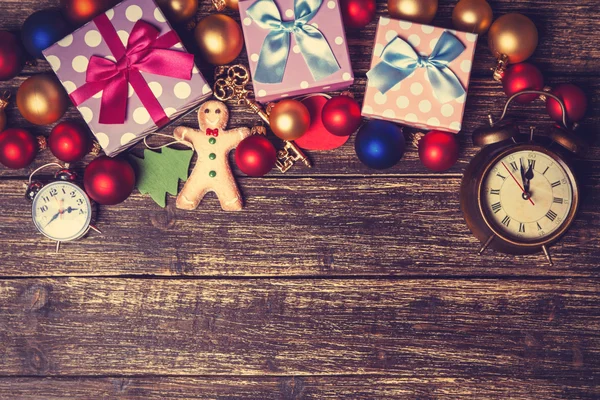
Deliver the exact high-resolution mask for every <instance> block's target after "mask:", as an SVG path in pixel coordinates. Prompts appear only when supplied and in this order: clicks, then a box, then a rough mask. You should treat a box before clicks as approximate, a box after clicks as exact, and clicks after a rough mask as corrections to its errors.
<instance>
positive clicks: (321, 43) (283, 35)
mask: <svg viewBox="0 0 600 400" xmlns="http://www.w3.org/2000/svg"><path fill="white" fill-rule="evenodd" d="M239 8H240V20H241V21H242V29H243V31H244V40H245V42H246V51H247V52H248V60H249V63H250V72H251V74H252V82H253V85H254V95H255V97H256V99H257V100H258V101H260V102H262V103H266V102H270V101H274V100H279V99H282V98H285V97H288V96H290V97H291V96H299V95H303V94H308V93H315V92H320V91H336V90H343V89H346V88H348V87H349V86H350V85H352V83H353V82H354V74H353V73H352V66H351V65H350V56H349V52H348V44H347V43H346V33H345V32H344V25H343V23H342V16H341V13H340V5H339V1H338V0H243V1H240V2H239Z"/></svg>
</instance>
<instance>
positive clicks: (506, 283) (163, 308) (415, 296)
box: [0, 278, 600, 384]
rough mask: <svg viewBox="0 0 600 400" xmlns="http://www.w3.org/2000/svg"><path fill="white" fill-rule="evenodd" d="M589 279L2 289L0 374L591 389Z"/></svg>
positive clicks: (104, 283) (593, 300) (593, 343)
mask: <svg viewBox="0 0 600 400" xmlns="http://www.w3.org/2000/svg"><path fill="white" fill-rule="evenodd" d="M599 283H600V281H598V280H584V279H575V280H551V281H541V280H540V281H535V282H532V281H520V280H518V281H515V280H483V281H477V280H421V279H415V280H398V281H391V280H266V279H260V280H181V279H176V280H162V279H80V278H62V279H22V280H9V281H0V343H1V344H2V345H1V346H0V361H1V362H0V375H4V376H9V375H42V376H65V375H77V376H81V375H84V376H89V375H147V374H153V375H165V374H169V375H276V376H281V375H293V376H301V375H336V374H344V375H345V374H350V375H352V374H358V375H362V374H375V375H377V374H379V375H387V376H389V375H390V374H393V375H394V376H396V377H404V378H415V377H428V378H442V377H449V378H461V377H462V378H468V377H473V376H494V377H500V376H501V377H503V378H505V379H525V378H540V379H559V380H563V381H567V380H570V381H572V382H575V381H579V382H582V383H588V384H589V383H594V384H598V383H599V382H598V379H599V378H598V377H599V373H600V336H599V335H598V330H599V329H600V310H599V309H598V307H597V300H598V285H599Z"/></svg>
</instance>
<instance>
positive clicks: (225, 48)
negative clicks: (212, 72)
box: [194, 14, 244, 65]
mask: <svg viewBox="0 0 600 400" xmlns="http://www.w3.org/2000/svg"><path fill="white" fill-rule="evenodd" d="M194 38H195V39H196V43H197V44H198V47H199V48H200V52H201V53H202V55H203V56H204V58H205V59H206V61H208V62H209V63H211V64H214V65H223V64H228V63H230V62H232V61H233V60H235V59H236V58H237V56H239V55H240V53H241V51H242V47H243V46H244V37H243V35H242V29H241V28H240V26H239V25H238V23H237V22H235V20H234V19H233V18H231V17H228V16H227V15H224V14H212V15H209V16H208V17H205V18H204V19H202V20H201V21H200V22H199V23H198V25H197V26H196V30H195V31H194Z"/></svg>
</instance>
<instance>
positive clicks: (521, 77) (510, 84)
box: [502, 63, 544, 103]
mask: <svg viewBox="0 0 600 400" xmlns="http://www.w3.org/2000/svg"><path fill="white" fill-rule="evenodd" d="M502 85H503V86H504V93H506V95H507V96H508V97H510V96H512V95H513V94H515V93H518V92H521V91H523V90H542V89H543V88H544V76H543V75H542V72H541V71H540V70H539V69H538V68H537V67H536V66H535V65H533V64H529V63H519V64H513V65H511V66H509V67H508V69H507V70H506V72H505V73H504V78H502ZM538 97H539V95H537V94H524V95H521V96H519V97H517V98H516V99H515V101H516V102H518V103H529V102H532V101H534V100H535V99H537V98H538Z"/></svg>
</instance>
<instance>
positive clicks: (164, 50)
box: [44, 0, 212, 156]
mask: <svg viewBox="0 0 600 400" xmlns="http://www.w3.org/2000/svg"><path fill="white" fill-rule="evenodd" d="M44 56H45V57H46V60H48V62H49V63H50V65H51V66H52V69H53V70H54V72H55V73H56V75H57V76H58V78H59V79H60V81H61V82H62V84H63V86H64V87H65V89H66V90H67V93H69V97H70V98H71V101H72V102H73V104H75V106H76V107H77V108H78V110H79V112H80V113H81V115H82V116H83V119H84V120H85V122H86V123H87V124H88V126H89V127H90V129H91V130H92V132H93V133H94V135H95V136H96V139H97V140H98V142H99V143H100V145H101V146H102V149H103V150H104V152H105V153H106V154H107V155H109V156H114V155H116V154H118V153H120V152H121V151H123V150H125V149H127V148H129V147H131V146H133V145H134V144H135V143H136V142H138V141H139V140H141V139H142V138H144V137H145V136H147V135H148V134H150V133H152V132H154V131H156V130H158V129H159V128H161V127H163V126H164V125H166V124H168V123H169V122H170V121H172V120H174V119H176V118H177V117H179V116H181V115H183V114H185V113H186V112H188V111H189V110H191V109H193V108H195V107H196V106H197V105H198V104H199V103H201V102H202V101H203V100H204V99H206V98H207V97H209V96H210V95H211V94H212V91H211V88H210V85H209V84H208V83H207V82H206V80H205V79H204V77H203V76H202V74H201V73H200V71H199V70H198V68H197V67H196V66H195V65H194V56H193V55H192V54H190V53H188V52H187V51H186V49H185V48H184V46H183V44H182V43H181V40H180V38H179V36H178V35H177V33H175V31H174V30H173V29H172V27H171V25H170V24H169V23H168V22H167V20H166V18H165V16H164V15H163V13H162V12H161V10H160V9H159V8H158V7H157V5H156V3H155V2H154V1H153V0H126V1H123V2H122V3H120V4H119V5H117V6H115V7H114V8H112V9H110V10H108V11H107V12H106V13H104V14H100V15H98V16H97V17H96V18H94V20H92V21H90V22H88V23H87V24H86V25H84V26H83V27H81V28H80V29H78V30H76V31H75V32H73V33H72V34H70V35H67V36H66V37H64V38H63V39H61V40H60V41H59V42H57V43H55V44H54V45H52V46H50V47H49V48H48V49H46V50H44Z"/></svg>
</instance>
